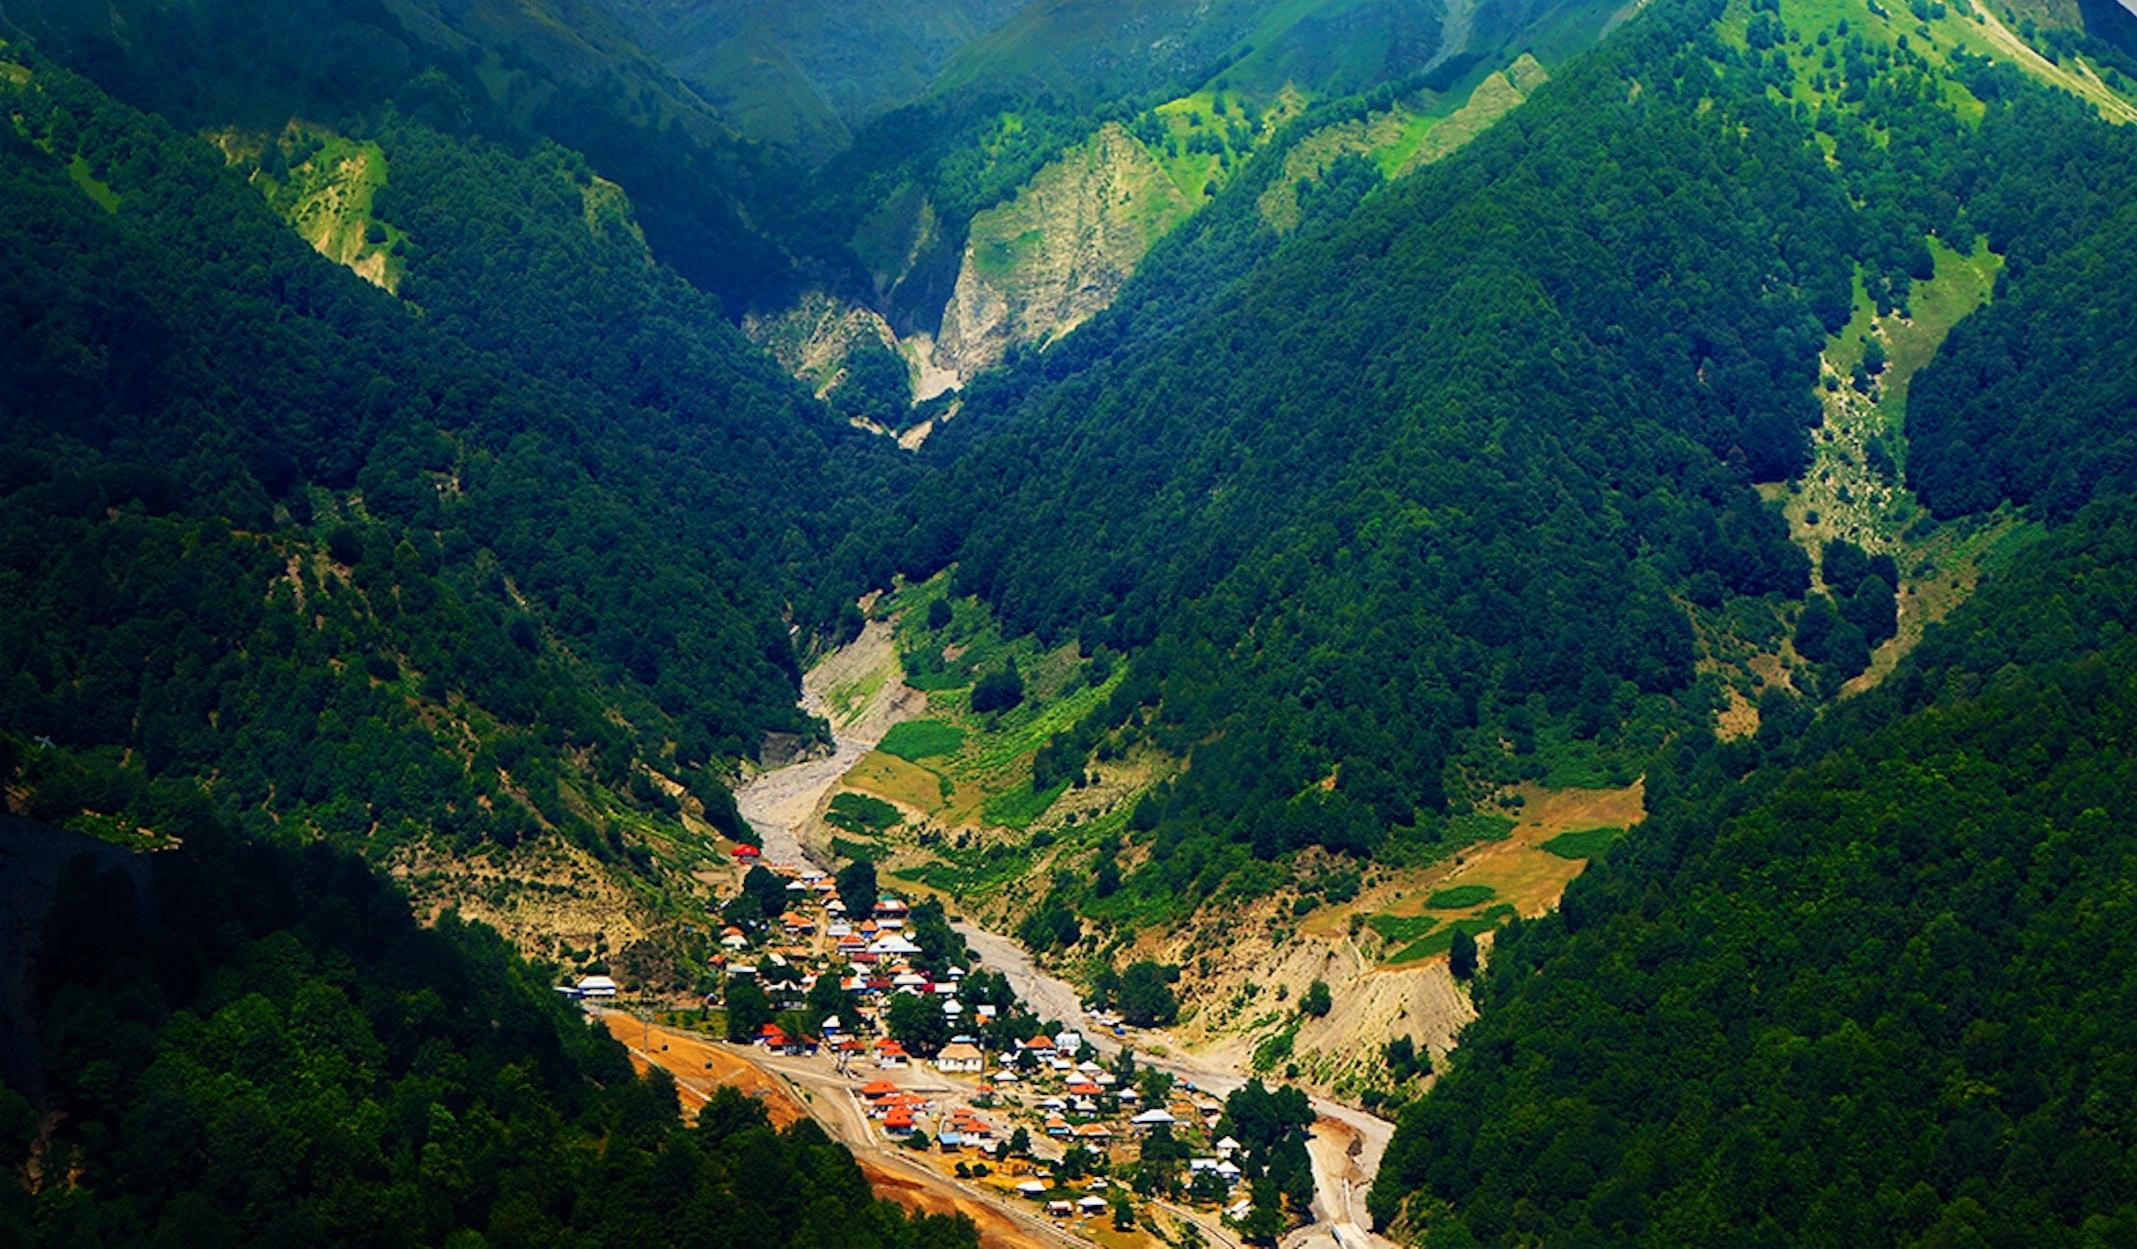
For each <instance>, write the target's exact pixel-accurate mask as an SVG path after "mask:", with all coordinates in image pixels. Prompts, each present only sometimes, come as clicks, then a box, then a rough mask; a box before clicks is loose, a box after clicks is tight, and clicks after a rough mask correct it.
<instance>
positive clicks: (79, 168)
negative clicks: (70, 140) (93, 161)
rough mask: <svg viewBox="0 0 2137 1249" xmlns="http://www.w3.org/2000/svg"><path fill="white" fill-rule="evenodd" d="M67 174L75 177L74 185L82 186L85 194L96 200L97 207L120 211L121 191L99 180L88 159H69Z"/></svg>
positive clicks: (78, 157)
mask: <svg viewBox="0 0 2137 1249" xmlns="http://www.w3.org/2000/svg"><path fill="white" fill-rule="evenodd" d="M67 176H68V177H70V178H72V179H74V185H76V186H78V187H80V188H81V189H82V193H83V194H85V195H87V196H88V197H89V198H90V199H93V200H95V201H96V205H97V207H99V208H101V209H103V210H104V211H105V212H108V213H115V212H117V211H119V193H118V192H117V191H114V190H112V189H111V186H110V185H109V184H108V183H104V182H100V181H98V180H97V176H96V175H95V174H94V173H91V172H90V171H89V162H88V161H87V160H85V159H83V158H82V157H80V156H76V157H75V158H74V159H73V160H71V161H68V162H67Z"/></svg>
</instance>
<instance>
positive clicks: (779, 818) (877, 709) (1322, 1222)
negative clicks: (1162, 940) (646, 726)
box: [735, 622, 1395, 1249]
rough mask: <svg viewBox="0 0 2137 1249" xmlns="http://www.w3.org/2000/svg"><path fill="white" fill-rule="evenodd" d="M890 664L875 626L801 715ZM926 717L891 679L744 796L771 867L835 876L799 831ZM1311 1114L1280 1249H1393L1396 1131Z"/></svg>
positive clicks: (1157, 1061) (1217, 1085) (830, 668)
mask: <svg viewBox="0 0 2137 1249" xmlns="http://www.w3.org/2000/svg"><path fill="white" fill-rule="evenodd" d="M886 662H888V663H891V664H895V662H896V660H895V656H894V654H893V653H892V652H891V636H890V627H889V625H887V624H884V623H881V622H871V623H870V624H869V625H868V626H867V627H866V628H865V629H864V630H863V631H862V633H861V636H860V637H859V638H857V639H855V640H854V641H853V642H852V643H850V644H849V645H848V646H847V647H845V648H844V649H842V650H840V651H839V652H838V653H837V654H835V655H833V656H832V657H830V658H829V659H827V660H825V661H824V662H823V663H822V664H819V665H818V666H817V667H815V668H813V669H811V670H810V672H809V674H808V676H807V677H806V678H805V679H804V681H803V683H802V691H803V692H802V708H803V710H805V711H807V712H809V713H810V714H812V715H824V714H825V712H826V706H827V692H828V691H829V690H831V689H834V688H838V687H839V686H840V685H841V684H843V683H846V682H849V681H851V680H853V679H854V677H855V675H856V674H857V673H861V672H865V671H866V670H867V669H868V668H870V667H871V666H872V665H877V664H882V663H886ZM925 710H926V698H925V696H924V695H921V694H920V693H919V691H916V690H913V689H911V688H910V687H908V686H906V685H905V684H904V683H903V682H902V681H900V680H897V679H890V680H885V681H884V682H882V684H881V686H880V688H879V689H877V691H876V692H875V693H873V694H872V695H870V696H869V698H868V699H866V700H865V701H864V703H863V704H862V705H861V706H859V707H857V708H854V709H852V712H851V714H850V715H848V716H847V717H846V723H843V724H841V723H834V724H833V733H832V741H833V743H834V749H833V751H832V753H831V754H830V755H829V756H827V757H822V758H815V759H805V760H801V761H799V762H796V763H793V764H789V765H788V766H786V767H782V768H774V769H772V770H770V771H767V772H765V773H763V774H761V775H759V776H757V777H754V778H752V779H751V780H750V781H749V782H747V783H746V784H744V785H743V786H741V787H740V788H739V789H737V790H736V791H735V801H736V804H737V805H738V806H739V807H740V808H741V811H742V815H743V818H745V819H747V820H748V821H749V823H750V825H751V827H753V828H755V829H756V830H757V833H758V836H759V837H760V838H762V845H763V847H764V854H765V857H766V858H767V859H768V860H770V861H771V862H773V863H792V864H808V865H811V866H814V867H817V868H821V869H825V870H828V869H829V866H830V865H829V864H825V863H821V862H819V861H817V859H816V857H815V856H814V855H812V854H811V853H810V852H809V849H808V847H807V846H806V845H804V844H803V843H802V839H801V832H800V830H801V827H802V825H803V824H804V823H806V822H807V821H808V819H809V817H810V816H811V815H813V814H814V813H815V811H816V809H817V807H818V805H819V804H820V803H822V802H823V800H824V796H825V795H826V794H828V793H829V792H830V791H831V789H832V787H833V786H835V785H836V784H838V782H839V779H840V778H841V777H843V776H845V774H846V772H847V771H848V770H849V769H851V768H852V767H853V765H854V764H855V763H857V762H859V761H860V758H861V756H863V755H865V754H867V753H868V752H869V751H870V750H872V749H874V748H875V745H876V743H877V742H880V741H881V740H882V739H883V734H884V733H886V732H888V731H889V729H890V726H891V725H893V724H895V723H897V722H898V721H900V720H905V719H910V718H912V717H914V716H917V715H919V714H921V713H922V712H923V711H925ZM955 927H956V929H957V931H958V932H959V933H960V934H961V935H963V937H964V938H965V941H966V942H967V943H968V944H969V945H971V947H972V949H973V951H974V953H975V954H977V955H978V957H979V960H980V961H981V962H982V963H983V964H985V965H986V966H988V967H990V968H993V969H994V970H996V971H999V972H1001V973H1002V974H1003V975H1005V976H1007V977H1008V979H1009V983H1010V985H1011V986H1012V987H1014V988H1015V990H1016V992H1017V996H1019V997H1021V998H1023V999H1024V1001H1025V1003H1026V1004H1028V1005H1029V1006H1030V1007H1031V1009H1032V1010H1033V1012H1034V1013H1036V1014H1038V1015H1039V1016H1040V1017H1041V1018H1043V1019H1057V1020H1060V1021H1061V1022H1062V1023H1063V1024H1065V1025H1067V1026H1069V1027H1073V1028H1075V1029H1077V1030H1079V1031H1081V1032H1082V1033H1083V1034H1084V1036H1086V1037H1087V1038H1089V1039H1090V1041H1091V1043H1092V1045H1093V1046H1095V1047H1096V1048H1097V1049H1098V1050H1099V1051H1100V1052H1102V1053H1112V1052H1115V1051H1117V1050H1118V1049H1120V1048H1121V1046H1122V1045H1123V1044H1124V1041H1123V1039H1122V1038H1117V1037H1115V1036H1114V1035H1113V1034H1112V1030H1111V1029H1110V1028H1105V1027H1102V1026H1100V1025H1098V1024H1096V1023H1094V1022H1092V1021H1091V1019H1090V1018H1089V1017H1088V1016H1087V1015H1086V1014H1085V1013H1084V1009H1083V1000H1082V995H1081V994H1079V993H1078V992H1077V990H1076V988H1075V986H1073V985H1071V984H1069V983H1067V982H1066V981H1064V980H1061V979H1059V978H1058V977H1055V976H1053V975H1051V974H1049V973H1048V972H1047V971H1046V970H1045V969H1043V968H1041V967H1039V966H1038V965H1037V964H1036V963H1035V962H1034V961H1033V960H1032V957H1031V953H1030V951H1028V950H1026V949H1025V948H1024V947H1023V945H1021V944H1020V943H1018V942H1017V941H1016V940H1014V939H1013V938H1010V937H1007V936H1005V935H1003V934H1001V933H998V932H994V931H992V930H991V929H987V928H982V927H980V926H979V925H977V924H973V923H970V922H964V921H960V922H958V923H957V924H956V925H955ZM1140 1035H1141V1036H1145V1037H1149V1038H1150V1039H1153V1040H1156V1041H1157V1042H1158V1043H1159V1044H1161V1045H1165V1047H1166V1048H1167V1049H1168V1050H1172V1051H1174V1055H1168V1056H1167V1057H1165V1058H1155V1057H1149V1056H1145V1055H1142V1054H1138V1055H1137V1061H1138V1062H1140V1063H1143V1064H1145V1065H1148V1066H1153V1067H1157V1068H1159V1069H1161V1070H1164V1071H1169V1072H1171V1073H1172V1074H1173V1075H1174V1076H1175V1077H1178V1078H1180V1079H1182V1080H1187V1081H1191V1082H1192V1083H1193V1084H1194V1086H1195V1087H1196V1088H1198V1089H1202V1090H1204V1091H1206V1092H1208V1093H1211V1094H1213V1095H1215V1096H1220V1097H1221V1096H1224V1095H1225V1094H1228V1093H1230V1092H1231V1091H1232V1090H1234V1089H1237V1088H1239V1087H1240V1086H1241V1085H1244V1084H1245V1083H1246V1082H1247V1079H1248V1075H1247V1073H1246V1072H1244V1071H1241V1070H1239V1069H1238V1068H1237V1067H1234V1066H1231V1065H1228V1064H1227V1065H1217V1064H1209V1063H1204V1062H1201V1061H1198V1060H1197V1058H1196V1056H1195V1055H1193V1054H1192V1053H1186V1052H1183V1051H1180V1050H1179V1048H1178V1047H1177V1046H1176V1045H1171V1044H1168V1043H1167V1042H1168V1040H1169V1039H1168V1038H1165V1037H1164V1036H1163V1035H1162V1034H1158V1033H1147V1034H1140ZM1135 1039H1137V1038H1134V1037H1131V1038H1128V1040H1135ZM1175 1055H1176V1056H1175ZM782 1074H786V1073H784V1072H783V1073H782ZM1313 1108H1314V1111H1315V1113H1316V1114H1318V1115H1319V1116H1320V1119H1319V1121H1318V1122H1317V1123H1316V1124H1315V1125H1314V1130H1313V1134H1312V1139H1311V1140H1310V1141H1309V1143H1308V1147H1307V1152H1308V1155H1309V1157H1311V1159H1312V1160H1313V1178H1314V1195H1313V1216H1314V1221H1313V1222H1312V1223H1310V1224H1308V1225H1307V1226H1305V1227H1302V1228H1299V1229H1297V1230H1296V1231H1293V1232H1292V1233H1291V1234H1290V1235H1289V1236H1286V1237H1285V1238H1284V1241H1283V1249H1329V1247H1331V1246H1333V1247H1335V1249H1393V1245H1392V1242H1390V1241H1388V1240H1386V1239H1385V1238H1383V1237H1381V1236H1378V1235H1375V1234H1374V1233H1373V1231H1372V1216H1371V1215H1370V1214H1368V1213H1367V1211H1366V1208H1365V1196H1366V1193H1367V1191H1368V1190H1369V1189H1371V1187H1372V1183H1373V1177H1374V1176H1375V1175H1376V1174H1378V1173H1379V1170H1380V1159H1381V1157H1382V1155H1383V1154H1385V1153H1386V1152H1387V1147H1388V1141H1389V1139H1390V1138H1391V1137H1393V1136H1394V1133H1395V1125H1394V1124H1392V1123H1390V1122H1388V1121H1387V1120H1385V1119H1382V1118H1379V1117H1377V1116H1375V1115H1370V1114H1367V1113H1366V1112H1364V1111H1362V1110H1358V1109H1355V1108H1353V1107H1350V1106H1344V1105H1341V1104H1339V1103H1337V1102H1332V1101H1329V1100H1327V1099H1325V1098H1319V1097H1316V1098H1314V1099H1313ZM1196 1221H1197V1222H1198V1223H1202V1224H1203V1225H1204V1227H1205V1230H1207V1231H1210V1232H1212V1233H1215V1232H1217V1229H1216V1228H1215V1227H1214V1226H1213V1225H1211V1224H1209V1223H1208V1222H1207V1221H1206V1220H1204V1219H1200V1218H1198V1219H1197V1220H1196ZM1218 1243H1220V1244H1229V1243H1233V1238H1232V1237H1231V1236H1229V1235H1223V1236H1222V1238H1221V1239H1220V1240H1219V1241H1218Z"/></svg>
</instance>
